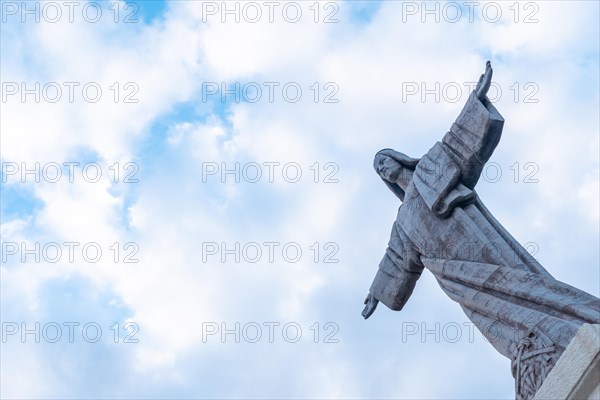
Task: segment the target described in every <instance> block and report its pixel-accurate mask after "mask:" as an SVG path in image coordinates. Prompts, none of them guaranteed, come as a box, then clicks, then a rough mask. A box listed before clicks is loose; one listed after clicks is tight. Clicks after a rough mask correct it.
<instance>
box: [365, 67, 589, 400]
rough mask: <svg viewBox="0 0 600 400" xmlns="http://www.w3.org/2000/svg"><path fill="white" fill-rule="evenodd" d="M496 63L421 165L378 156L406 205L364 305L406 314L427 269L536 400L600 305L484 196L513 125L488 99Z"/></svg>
mask: <svg viewBox="0 0 600 400" xmlns="http://www.w3.org/2000/svg"><path fill="white" fill-rule="evenodd" d="M491 77H492V69H491V66H490V64H489V62H488V64H487V67H486V72H485V74H484V75H482V76H481V78H480V81H479V84H478V86H477V88H476V89H475V91H473V93H472V94H471V95H470V97H469V99H468V101H467V103H466V105H465V106H464V108H463V110H462V112H461V113H460V115H459V116H458V118H457V119H456V122H455V123H454V124H452V126H451V128H450V130H449V131H448V132H447V133H446V134H445V135H444V137H443V138H442V141H441V142H437V143H436V144H434V146H433V147H432V148H431V149H430V150H429V151H428V152H427V153H426V154H425V155H424V156H423V157H421V158H420V159H415V158H411V157H408V156H406V155H405V154H402V153H399V152H397V151H395V150H391V149H384V150H382V151H380V152H379V153H377V155H376V156H375V160H374V167H375V170H376V171H377V173H378V174H379V176H380V177H381V178H382V179H383V181H384V182H385V184H386V185H387V186H388V187H389V188H390V189H391V191H392V192H393V193H394V194H395V195H396V196H397V197H398V198H399V199H400V200H401V201H402V204H401V206H400V208H399V210H398V216H397V218H396V221H395V222H394V224H393V226H392V233H391V237H390V241H389V244H388V248H387V250H386V252H385V255H384V257H383V259H382V260H381V263H380V264H379V270H378V271H377V274H376V275H375V279H374V280H373V284H372V285H371V288H370V291H369V295H368V296H367V299H366V300H365V304H366V306H365V309H364V310H363V316H364V317H365V318H368V317H369V316H370V315H371V314H372V313H373V312H374V311H375V308H376V307H377V304H378V303H379V302H381V303H383V304H385V305H386V306H387V307H389V308H391V309H392V310H401V309H402V307H403V306H404V304H405V303H406V302H407V301H408V299H409V298H410V296H411V294H412V292H413V290H414V288H415V286H416V283H417V280H418V279H419V277H420V276H421V273H422V272H423V270H424V269H428V270H429V271H430V272H431V273H433V275H434V276H435V278H436V279H437V281H438V283H439V285H440V287H441V288H442V290H443V291H444V292H445V293H446V294H447V295H448V296H449V297H450V298H451V299H452V300H454V301H456V302H457V303H459V304H460V306H461V307H462V309H463V310H464V312H465V314H466V315H467V316H468V317H469V319H470V320H471V321H473V323H474V324H475V325H476V326H477V328H478V329H479V330H480V331H481V333H482V334H483V335H484V336H485V337H486V338H487V339H488V340H489V341H490V343H491V344H492V345H493V346H494V347H495V348H496V350H497V351H499V352H500V353H501V354H503V355H504V356H506V357H507V358H509V359H510V360H511V368H512V373H513V376H514V377H515V397H516V398H517V399H531V398H533V396H534V395H535V393H536V391H537V390H538V389H539V388H540V386H541V385H542V383H543V381H544V379H545V378H546V376H548V374H549V373H550V371H551V370H552V368H553V367H554V365H555V364H556V362H557V360H558V359H559V358H560V356H561V354H563V352H564V351H565V349H566V348H567V346H568V345H569V343H570V342H571V340H572V339H573V337H574V336H575V335H576V334H577V332H578V330H579V329H580V328H581V326H582V325H583V324H585V323H588V324H599V323H600V299H598V298H596V297H595V296H592V295H590V294H588V293H586V292H584V291H581V290H579V289H577V288H574V287H572V286H569V285H568V284H566V283H563V282H560V281H558V280H556V279H554V278H553V277H552V276H551V275H550V273H548V271H546V270H545V269H544V267H542V266H541V265H540V264H539V263H538V262H537V261H536V260H535V259H534V258H533V257H531V255H530V254H529V253H528V252H527V251H526V250H525V249H524V248H523V247H522V246H521V245H520V244H519V243H518V242H517V241H516V240H515V239H514V238H513V237H512V236H511V235H510V234H509V233H508V232H507V231H506V229H504V227H503V226H502V225H500V223H499V222H498V221H496V219H495V218H494V217H493V216H492V214H491V213H490V212H489V211H488V210H487V209H486V207H485V206H484V204H483V202H482V201H481V199H480V198H479V197H478V196H477V193H476V192H475V190H474V189H475V185H476V184H477V181H478V179H479V176H480V174H481V172H482V169H483V166H484V165H485V163H486V162H487V161H488V160H489V158H490V157H491V155H492V153H493V151H494V149H495V148H496V146H497V145H498V143H499V141H500V136H501V134H502V128H503V126H504V119H503V118H502V116H501V115H500V113H499V112H498V111H497V110H496V108H494V106H493V105H492V104H491V103H490V101H489V99H488V98H487V97H486V93H487V88H489V85H490V82H491Z"/></svg>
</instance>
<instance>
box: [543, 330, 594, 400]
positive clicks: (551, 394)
mask: <svg viewBox="0 0 600 400" xmlns="http://www.w3.org/2000/svg"><path fill="white" fill-rule="evenodd" d="M555 399H569V400H571V399H586V400H587V399H590V400H591V399H594V400H600V325H590V324H584V325H583V326H582V327H581V329H579V331H578V332H577V335H575V337H574V338H573V340H571V343H569V345H568V346H567V348H566V350H565V352H564V353H563V355H562V356H561V357H560V358H559V359H558V361H557V362H556V365H555V366H554V368H553V369H552V371H550V373H549V374H548V377H547V378H546V380H545V381H544V383H543V384H542V386H541V387H540V389H539V390H538V391H537V393H536V394H535V397H534V400H555Z"/></svg>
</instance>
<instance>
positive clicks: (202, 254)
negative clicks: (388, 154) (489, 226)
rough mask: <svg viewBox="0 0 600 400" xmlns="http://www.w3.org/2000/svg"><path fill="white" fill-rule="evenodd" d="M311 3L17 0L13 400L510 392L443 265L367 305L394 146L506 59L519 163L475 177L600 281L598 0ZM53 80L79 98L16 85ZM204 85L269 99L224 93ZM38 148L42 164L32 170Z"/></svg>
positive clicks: (4, 139)
mask: <svg viewBox="0 0 600 400" xmlns="http://www.w3.org/2000/svg"><path fill="white" fill-rule="evenodd" d="M59 3H60V2H59ZM298 3H301V10H302V17H301V18H300V19H299V21H298V22H295V23H290V22H289V21H288V20H286V18H284V16H283V14H282V13H281V10H282V9H283V8H284V6H285V3H284V2H281V3H278V8H276V10H275V13H274V19H275V20H274V22H273V23H270V22H268V21H267V20H265V18H266V16H267V15H268V9H267V8H266V6H264V4H263V3H262V2H257V3H256V4H258V7H261V8H260V9H261V11H262V13H263V14H262V15H263V19H261V20H260V21H259V22H255V23H251V22H248V21H247V20H245V19H244V16H243V15H242V16H241V22H240V23H236V22H235V21H233V19H232V18H233V17H232V16H229V17H226V18H229V19H228V20H227V21H226V22H225V23H223V22H221V16H222V15H221V14H220V13H221V10H220V9H216V10H215V9H214V8H211V7H213V6H215V4H216V7H220V4H222V3H221V2H200V1H174V2H168V3H166V2H162V1H141V2H136V4H137V6H138V7H139V8H138V9H137V11H136V14H135V15H136V16H137V17H139V18H138V19H139V20H138V22H135V23H123V21H122V19H123V18H124V16H125V15H126V14H124V13H123V12H125V11H127V12H129V11H131V10H132V9H125V3H114V2H103V3H102V7H103V8H102V10H103V14H102V15H103V17H102V18H101V19H100V20H99V21H97V22H93V23H91V22H89V21H87V20H86V19H85V18H84V17H83V16H82V14H80V13H79V11H81V9H83V7H84V5H85V4H86V3H81V5H80V6H81V7H80V8H77V9H76V11H77V12H76V13H75V14H74V15H75V21H74V22H73V23H69V22H68V20H65V19H61V20H60V21H59V22H56V23H52V22H49V21H47V19H48V16H50V17H51V14H44V15H41V17H42V18H41V22H40V23H35V22H32V21H31V20H29V22H25V23H22V22H21V20H20V14H19V13H20V12H21V10H20V9H16V10H15V9H13V8H10V7H12V6H7V5H6V4H7V2H3V3H2V7H3V9H2V10H3V18H5V19H6V21H4V20H3V22H2V28H1V29H2V35H1V37H2V38H1V43H0V44H1V48H2V57H1V67H2V68H1V69H2V76H1V78H2V79H1V80H2V82H3V95H6V96H8V97H7V99H6V101H4V100H3V102H2V103H1V104H0V106H1V107H2V120H1V122H0V130H1V137H0V139H1V144H2V146H1V154H0V159H1V162H2V167H3V169H2V182H1V183H0V185H1V186H0V187H1V196H0V197H1V202H2V206H1V208H0V219H1V227H0V229H1V233H2V251H3V253H2V257H3V259H2V266H1V274H2V282H1V289H2V290H1V293H2V302H1V304H2V305H1V308H0V311H1V312H2V313H1V314H2V315H1V318H0V319H1V320H2V323H3V325H2V330H3V331H2V332H3V335H5V336H4V339H6V340H3V342H2V343H1V346H2V352H1V353H2V356H1V357H0V362H1V365H0V366H1V378H2V382H3V385H2V389H1V390H2V392H1V395H2V397H3V398H142V397H143V398H286V399H292V398H407V399H408V398H411V399H414V398H420V399H431V398H465V399H467V398H469V399H481V398H489V399H492V398H494V399H498V398H502V399H504V398H511V397H513V387H514V386H513V385H514V383H513V379H512V376H511V374H510V362H509V360H507V359H505V358H503V357H502V356H500V355H499V354H498V353H496V352H495V350H494V349H493V347H492V346H490V345H489V343H487V342H486V341H485V339H484V338H483V337H482V336H481V335H479V334H478V333H477V332H474V331H472V329H473V326H472V325H469V324H470V322H469V320H468V319H467V318H466V316H465V315H464V314H463V313H462V311H461V309H460V307H459V306H458V305H457V304H455V303H453V302H452V301H451V300H450V299H448V298H447V296H446V295H445V294H444V293H443V292H442V290H441V289H440V288H439V286H438V285H437V282H436V281H435V279H434V278H433V277H432V275H431V274H428V273H424V275H423V276H422V278H421V279H420V280H419V282H418V283H417V287H416V288H415V291H414V293H413V295H412V298H411V299H410V301H409V302H408V304H407V305H406V307H405V309H403V310H402V311H401V312H393V311H391V310H389V309H387V308H385V307H384V306H382V305H381V306H380V307H379V308H378V309H377V311H376V312H375V314H374V315H373V316H372V317H371V318H370V319H369V320H368V321H364V320H363V319H362V317H361V315H360V312H361V311H362V302H363V300H364V297H365V296H366V294H367V292H368V289H369V286H370V284H371V281H372V279H373V277H374V275H375V272H376V271H377V265H378V264H379V261H380V260H381V257H382V256H383V254H384V251H385V248H386V245H387V242H388V240H389V232H390V228H391V226H392V223H393V221H394V219H395V217H396V213H397V209H398V206H399V203H398V200H397V198H396V197H395V196H393V194H391V193H390V192H389V190H388V189H387V188H386V187H385V185H383V184H382V183H381V180H380V179H379V177H377V175H376V174H375V173H374V172H373V169H372V159H373V156H374V154H375V153H376V152H377V151H378V150H380V149H382V148H388V147H391V148H394V149H396V150H398V151H402V152H405V153H407V154H409V155H411V156H414V157H420V156H421V155H422V154H424V153H425V152H427V150H428V149H429V148H430V147H431V146H432V145H433V144H434V143H435V142H436V141H438V140H440V139H441V137H442V135H443V134H444V133H445V132H446V130H447V129H448V128H449V127H450V125H451V123H452V122H453V121H454V119H455V118H456V116H457V115H458V113H459V112H460V110H461V108H462V104H463V103H464V101H466V99H467V97H468V95H469V93H470V92H469V90H468V82H475V81H476V80H477V79H478V78H479V74H481V73H482V71H483V68H484V65H485V61H486V60H488V59H491V61H492V65H493V67H494V70H495V73H494V82H495V84H496V85H497V86H496V87H495V89H496V90H497V89H499V90H500V91H501V93H502V95H501V96H499V98H498V99H497V100H496V102H495V105H496V107H497V108H498V110H499V111H500V113H501V114H502V115H503V116H504V118H505V119H506V123H505V127H504V133H503V138H502V140H501V142H500V144H499V146H498V148H497V149H496V151H495V153H494V155H493V157H492V159H491V160H490V162H493V163H494V165H493V166H492V167H491V168H499V170H500V171H501V172H502V175H501V176H500V177H499V178H498V179H497V180H495V179H487V180H486V179H482V180H480V182H479V184H478V187H477V191H478V193H479V195H480V197H481V198H482V199H483V201H484V202H485V204H486V206H487V207H488V208H489V209H490V210H491V211H492V212H493V214H494V215H495V216H496V218H497V219H498V220H499V221H500V222H501V223H502V224H503V225H504V226H505V227H506V228H507V229H508V230H509V231H510V232H511V234H512V235H513V236H514V237H515V238H516V239H517V240H519V241H520V242H521V243H522V244H526V243H529V247H528V248H531V249H532V251H535V257H537V258H538V259H539V260H540V262H541V263H542V264H543V265H544V266H545V267H546V269H548V271H550V272H551V273H552V274H553V275H554V276H555V277H556V278H557V279H560V280H562V281H564V282H567V283H569V284H571V285H573V286H576V287H578V288H581V289H583V290H585V291H587V292H589V293H592V294H595V295H598V294H599V292H600V270H599V264H600V261H599V251H598V250H599V249H598V243H599V240H598V239H599V233H598V223H599V215H598V210H599V198H598V193H599V188H598V182H599V154H598V148H599V142H598V140H599V137H600V135H598V132H599V120H600V118H599V115H598V110H599V109H600V107H599V92H598V87H599V85H600V82H599V80H598V79H599V76H600V75H599V73H598V71H599V64H598V60H599V54H600V52H599V42H598V40H599V39H598V38H599V37H600V35H599V21H598V15H599V13H598V11H599V10H598V3H597V2H586V1H580V2H567V1H552V2H549V1H548V2H546V1H540V2H528V3H527V4H530V3H531V4H532V5H530V6H527V8H525V5H524V4H523V3H520V4H521V8H519V14H518V18H517V15H516V14H515V9H510V8H509V6H510V5H511V4H512V3H510V4H509V3H506V4H505V3H494V4H492V5H489V6H487V8H486V10H488V11H489V12H490V13H491V12H492V11H494V7H496V6H495V4H501V5H500V7H501V12H502V18H500V19H499V20H498V21H495V22H490V21H489V20H490V16H492V14H482V10H483V8H484V7H485V6H486V4H489V2H482V3H481V6H480V7H479V8H477V9H476V14H475V19H474V21H473V22H470V21H469V20H468V18H467V16H466V15H467V14H464V16H463V17H462V18H460V19H459V20H458V21H456V22H450V21H448V20H447V18H445V14H439V22H436V21H435V15H431V14H426V13H424V14H423V12H424V11H425V10H422V9H420V8H419V7H421V6H420V5H421V4H422V3H421V2H396V1H377V2H374V1H369V2H366V1H338V2H319V3H317V6H318V10H319V13H318V14H315V13H316V9H315V8H314V7H315V2H298ZM15 4H16V6H15V7H19V6H20V2H17V3H15ZM40 4H42V3H40ZM60 4H62V3H60ZM230 4H231V2H230ZM294 4H296V3H294ZM428 4H429V5H430V6H431V7H434V6H435V7H438V9H439V10H440V12H442V10H449V8H448V7H453V5H454V4H458V6H459V7H460V9H461V10H462V11H463V12H466V11H467V6H466V5H465V4H463V3H460V2H458V3H457V2H451V4H450V3H447V2H439V3H435V2H431V3H428ZM436 4H437V5H436ZM448 4H450V5H448ZM245 5H247V3H239V8H240V10H242V9H243V7H244V6H245ZM293 6H294V5H292V7H293ZM7 7H8V8H7ZM40 7H41V6H40ZM90 7H91V6H90ZM111 7H112V8H111ZM203 7H204V8H203ZM206 7H208V8H206ZM310 7H313V8H310ZM414 7H417V8H414ZM114 9H119V10H120V12H121V13H120V14H119V19H118V21H117V22H114V20H113V17H114V14H112V11H111V10H114ZM208 10H212V11H211V12H214V13H208V14H207V13H206V11H208ZM294 10H295V9H292V8H290V12H292V11H294ZM63 11H64V12H65V13H64V14H63V15H67V14H66V9H64V8H63ZM250 11H252V10H250V9H248V12H250ZM48 12H49V11H48ZM248 15H250V17H251V16H252V14H248ZM293 15H294V14H289V15H287V17H288V18H289V17H290V16H293ZM317 16H318V18H317V22H315V17H317ZM328 16H329V18H330V19H336V20H337V22H332V23H324V22H323V21H324V20H325V19H326V18H327V17H328ZM527 16H529V18H530V20H531V19H536V20H537V22H532V21H529V23H525V22H524V19H525V18H526V17H527ZM29 18H30V17H29ZM422 18H424V19H422ZM36 82H39V83H40V87H41V88H44V87H45V85H48V83H50V82H57V83H58V85H59V86H60V87H61V88H62V90H63V92H62V94H63V96H62V97H61V98H60V100H59V101H57V102H54V103H52V102H49V101H47V97H48V96H50V94H49V93H51V92H42V93H40V96H41V101H40V102H39V103H36V102H34V101H32V99H33V95H28V96H29V97H27V98H26V100H27V101H25V102H22V101H21V97H20V94H21V93H20V92H17V93H16V94H11V90H13V89H14V88H15V87H16V88H18V89H19V90H20V88H21V86H20V84H21V83H24V84H25V85H26V87H27V88H33V87H35V83H36ZM65 82H75V83H76V84H78V86H75V88H76V89H75V91H74V95H75V100H74V101H73V102H70V101H68V98H67V97H68V96H67V94H68V88H67V86H66V85H65ZM269 82H273V84H276V85H275V86H273V87H274V92H273V94H274V96H275V98H274V101H273V102H270V101H268V98H267V95H266V94H267V93H268V90H269V86H268V85H269ZM12 83H15V84H16V86H7V84H9V85H10V84H12ZM207 83H211V84H212V83H216V84H217V85H218V86H219V87H220V86H221V85H225V87H227V88H230V89H231V88H233V87H234V86H235V85H236V83H238V84H239V85H240V87H244V85H248V84H250V85H257V86H258V87H260V88H261V90H262V93H263V97H262V98H261V99H260V100H259V101H256V102H252V101H248V99H247V98H244V96H243V95H242V96H241V97H242V99H241V101H239V102H236V101H234V100H232V99H233V97H232V96H231V95H230V96H229V97H228V98H227V99H228V101H226V102H221V101H220V98H219V94H216V95H211V96H209V97H208V99H207V101H204V100H203V92H202V88H203V87H205V86H206V84H207ZM315 83H316V86H314V85H315ZM128 84H129V85H130V86H126V85H128ZM131 84H134V85H135V86H131ZM85 85H88V86H94V87H96V86H97V87H100V88H101V90H102V95H101V97H100V98H99V100H98V102H95V103H91V102H89V101H87V100H86V97H85V96H84V95H83V92H82V90H81V89H82V88H83V87H84V86H85ZM115 85H116V86H115ZM203 85H204V86H203ZM286 85H287V86H286ZM327 85H329V86H327ZM332 85H333V86H332ZM436 85H437V86H436ZM284 87H292V88H293V87H300V88H301V90H302V96H301V98H300V99H299V101H298V102H291V101H288V100H286V97H285V96H286V95H287V94H290V93H293V92H287V94H286V93H284V92H283V91H282V90H283V88H284ZM408 87H412V88H414V87H416V88H418V89H419V90H418V92H417V93H415V94H410V95H407V93H406V89H407V88H408ZM436 87H439V88H440V90H439V91H438V92H437V93H434V92H435V90H434V92H431V90H432V89H433V88H436ZM450 87H453V88H457V87H458V88H459V89H460V98H459V99H458V100H456V101H452V100H451V99H449V97H448V96H445V95H444V92H443V90H444V88H450ZM116 88H118V90H119V91H118V98H117V100H118V101H116V102H115V96H117V92H116ZM132 88H137V90H135V91H134V90H133V89H132ZM317 88H318V93H319V101H318V102H315V101H314V95H315V92H316V90H317ZM90 90H92V89H90ZM424 90H429V92H428V93H429V94H426V93H427V92H426V93H425V94H424ZM89 93H90V95H91V94H92V91H90V92H89ZM447 93H448V92H446V94H447ZM248 94H249V95H250V92H248ZM327 95H331V96H332V97H331V98H333V99H337V100H338V102H332V103H326V102H324V101H323V100H324V99H325V97H326V96H327ZM436 95H438V96H439V97H440V100H439V101H435V96H436ZM517 95H518V96H517ZM128 96H129V97H128ZM422 96H424V97H423V99H424V101H423V100H422ZM126 99H129V100H131V99H133V100H137V102H126V101H125V100H126ZM35 163H39V165H40V170H39V171H40V174H41V179H40V182H34V181H31V175H26V176H25V177H24V178H23V177H22V176H21V172H22V171H21V170H22V167H23V166H26V167H27V168H32V166H33V165H35ZM69 163H77V164H69ZM54 164H58V165H60V166H61V171H62V178H61V179H60V180H58V181H57V182H51V181H50V180H51V179H50V180H49V179H44V178H45V177H46V178H47V177H48V176H51V175H49V174H50V173H51V172H52V165H54ZM69 165H72V166H73V168H72V171H71V172H72V175H71V174H70V173H69V168H70V167H69ZM14 166H17V167H18V168H19V169H18V170H17V171H14V170H13V169H11V168H13V167H14ZM215 168H216V169H215ZM236 168H237V175H238V178H239V179H238V180H239V182H236V180H235V176H234V173H233V172H229V173H227V171H224V170H228V171H236ZM97 170H99V171H100V173H101V175H100V176H99V177H97V178H96V171H97ZM256 171H258V172H259V173H260V179H257V182H254V181H253V178H252V177H254V176H256V175H255V173H256ZM298 171H299V172H300V173H301V176H300V177H299V179H296V174H297V172H298ZM317 172H318V174H317ZM490 172H493V171H491V170H490ZM269 176H271V178H272V179H271V181H270V180H269ZM528 177H529V179H527V178H528ZM69 178H72V179H69ZM532 178H535V180H536V182H533V180H532ZM23 180H25V182H23ZM132 180H137V182H133V181H132ZM296 180H297V182H296ZM65 243H67V244H65ZM68 243H75V244H73V245H69V244H68ZM69 246H73V247H69ZM215 246H216V247H215ZM236 246H237V247H236ZM97 249H100V251H101V254H100V253H97ZM215 249H216V251H214V250H215ZM232 249H233V250H232ZM235 249H238V250H237V251H236V250H235ZM297 249H300V250H301V254H300V255H298V256H297V257H296V253H295V251H296V250H297ZM57 251H58V252H60V254H61V257H60V258H59V259H58V260H57V261H54V257H55V256H56V254H57V253H56V252H57ZM71 251H72V256H73V259H72V260H71V259H70V254H71V253H70V252H71ZM288 251H289V252H288ZM257 252H258V253H257ZM270 252H272V253H270ZM259 255H260V256H259ZM36 256H39V257H40V258H41V260H40V262H36V261H35V257H36ZM235 256H238V257H239V258H240V260H239V262H236V260H235ZM271 256H272V259H270V257H271ZM23 259H24V261H23ZM326 260H327V261H333V262H325V261H326ZM36 323H38V324H39V329H37V328H36V327H37V326H38V325H36ZM55 324H58V326H59V327H61V330H62V331H61V333H62V336H61V337H60V340H58V341H57V342H56V343H53V342H52V340H49V339H52V338H53V337H54V336H53V333H54V331H53V329H55V326H56V325H55ZM69 324H71V325H69ZM69 326H73V335H74V337H73V341H72V342H71V341H70V340H69ZM238 326H239V328H238ZM97 327H99V328H100V329H101V335H100V337H99V338H98V341H94V340H91V339H95V336H94V334H95V332H96V329H97ZM214 327H217V328H218V331H217V332H216V333H215V332H212V333H214V334H211V332H208V331H207V330H209V329H212V328H214ZM257 327H259V329H260V335H259V336H258V339H257V340H254V339H256V338H257V336H256V335H255V332H256V329H257ZM284 327H285V329H287V330H285V329H284ZM298 328H299V329H300V331H298ZM12 329H18V330H17V331H15V332H12V331H11V330H12ZM24 329H28V330H29V333H27V332H25V336H22V335H23V334H24V331H23V330H24ZM224 329H228V330H229V331H230V333H227V332H224ZM270 329H272V331H270ZM415 329H416V331H415ZM36 330H37V336H38V339H39V341H36ZM231 331H234V332H236V331H237V333H231ZM299 332H301V333H300V335H299V337H298V340H297V341H295V338H296V336H298V335H296V333H299ZM473 332H474V334H473V335H472V333H473ZM223 333H225V336H221V334H223ZM271 333H272V334H273V338H272V340H270V339H269V337H270V336H269V335H270V334H271ZM317 334H318V335H317ZM115 335H116V336H115ZM127 337H128V338H129V339H136V340H137V342H129V343H128V342H126V341H125V339H126V338H127ZM115 338H116V342H115ZM233 382H234V383H235V384H232V383H233Z"/></svg>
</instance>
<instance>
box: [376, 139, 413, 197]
mask: <svg viewBox="0 0 600 400" xmlns="http://www.w3.org/2000/svg"><path fill="white" fill-rule="evenodd" d="M418 163H419V159H418V158H412V157H409V156H407V155H406V154H403V153H400V152H398V151H396V150H392V149H383V150H380V151H379V152H378V153H377V154H375V159H374V160H373V168H375V171H376V172H377V174H378V175H379V176H380V177H381V179H383V181H384V182H385V184H386V185H387V186H388V187H389V188H390V190H391V191H392V192H393V193H394V194H395V195H396V196H398V198H399V199H400V200H402V201H404V192H405V191H406V187H407V186H408V184H409V183H410V180H411V178H412V173H413V171H414V170H415V167H416V166H417V164H418Z"/></svg>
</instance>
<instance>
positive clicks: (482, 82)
mask: <svg viewBox="0 0 600 400" xmlns="http://www.w3.org/2000/svg"><path fill="white" fill-rule="evenodd" d="M493 72H494V71H493V70H492V64H491V63H490V62H489V61H488V62H486V63H485V73H484V74H482V75H481V77H480V78H479V82H477V87H475V92H476V93H477V98H478V99H479V100H481V101H483V99H484V98H485V96H486V95H487V92H488V90H489V89H490V85H491V84H492V73H493Z"/></svg>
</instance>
